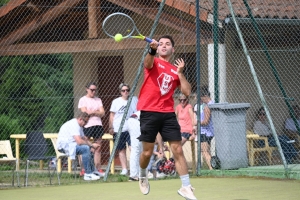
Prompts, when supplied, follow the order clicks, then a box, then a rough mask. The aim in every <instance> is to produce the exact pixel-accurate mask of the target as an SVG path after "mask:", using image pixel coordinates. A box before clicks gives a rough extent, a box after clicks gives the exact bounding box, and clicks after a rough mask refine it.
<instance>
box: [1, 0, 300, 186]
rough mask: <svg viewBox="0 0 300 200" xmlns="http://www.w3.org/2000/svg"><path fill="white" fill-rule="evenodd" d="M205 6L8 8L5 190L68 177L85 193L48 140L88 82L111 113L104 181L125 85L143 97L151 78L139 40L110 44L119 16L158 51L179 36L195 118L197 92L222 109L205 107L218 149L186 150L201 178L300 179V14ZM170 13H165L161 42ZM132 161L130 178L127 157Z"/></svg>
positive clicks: (252, 4)
mask: <svg viewBox="0 0 300 200" xmlns="http://www.w3.org/2000/svg"><path fill="white" fill-rule="evenodd" d="M197 2H198V1H194V0H193V1H191V0H169V1H161V0H143V1H137V0H102V1H100V0H56V1H35V0H23V1H15V0H11V1H0V5H1V7H0V27H1V28H0V33H1V34H0V56H1V57H0V65H1V67H0V97H1V98H0V127H1V128H0V132H1V133H0V140H1V141H2V140H9V141H10V144H11V147H7V145H6V146H5V147H3V148H2V146H1V147H0V148H2V149H5V150H7V149H8V150H9V151H12V155H13V158H10V155H6V154H5V155H0V156H1V157H2V158H0V185H1V187H7V186H11V183H12V181H13V180H14V185H15V186H16V185H17V184H16V183H17V182H18V181H17V180H19V182H20V185H21V186H23V183H24V182H26V179H27V178H26V177H28V181H27V182H28V185H30V186H31V185H46V184H50V183H51V184H58V179H57V172H60V171H61V170H62V173H61V174H60V173H58V174H59V175H61V177H60V182H61V183H62V184H68V183H74V182H84V181H83V179H82V178H79V173H80V171H81V168H82V167H80V166H81V165H80V164H78V162H73V164H71V162H68V159H66V158H63V159H62V163H61V166H58V167H56V166H57V165H56V163H59V162H57V159H55V158H57V152H56V151H55V146H54V145H53V144H54V143H52V142H51V138H52V139H53V138H56V137H57V133H58V132H59V129H60V127H61V126H62V125H63V124H64V123H65V122H67V121H68V120H71V119H72V118H74V117H76V115H77V113H78V111H79V110H80V109H79V107H78V103H79V100H80V98H82V97H84V96H88V94H89V92H90V91H89V90H90V88H89V87H86V86H87V84H88V83H90V82H95V84H96V85H94V86H95V87H96V88H93V89H97V90H96V96H98V97H99V98H100V99H101V101H102V104H103V108H104V110H105V115H104V116H102V115H101V121H102V125H103V129H104V133H105V134H104V136H103V139H102V141H101V151H100V152H101V154H100V155H101V156H100V157H101V161H100V158H99V156H98V157H96V158H97V160H98V163H99V162H100V165H101V166H100V167H99V168H101V169H102V170H104V171H105V170H106V166H107V165H108V162H109V157H110V152H111V150H112V147H113V144H112V137H111V136H110V135H109V128H110V123H109V118H110V110H111V104H112V101H113V100H114V99H116V98H118V97H120V95H121V93H120V92H121V91H120V89H119V85H120V83H124V82H125V83H127V84H129V85H130V86H131V87H132V86H134V87H133V88H135V87H136V89H135V90H134V91H133V90H131V91H130V92H131V93H133V94H134V95H135V96H138V94H139V91H140V87H141V84H142V81H143V72H142V73H141V74H142V75H141V77H140V78H137V77H138V76H137V75H138V73H139V70H140V69H141V70H143V69H142V68H140V67H141V66H140V65H141V63H142V59H143V53H144V52H145V51H146V50H147V48H148V46H147V44H146V42H144V41H141V40H138V39H124V40H123V41H121V42H115V41H114V40H113V39H112V38H109V37H108V36H106V35H105V34H104V32H103V31H102V22H103V20H104V18H105V17H106V16H108V15H109V14H111V13H114V12H123V13H125V14H127V15H129V16H130V17H132V18H133V20H134V22H135V23H136V26H137V27H138V29H139V31H140V32H141V33H142V34H144V35H146V36H148V35H150V33H151V32H154V35H153V38H154V39H158V38H159V37H160V36H162V35H166V34H167V35H172V36H173V38H174V40H175V52H174V56H173V57H172V62H174V60H175V59H177V58H180V57H181V58H183V59H184V61H185V71H184V73H185V76H186V78H187V80H188V81H189V82H190V84H191V86H192V95H191V96H190V97H189V103H190V104H191V105H192V107H194V106H195V105H196V104H197V102H198V103H200V93H201V89H200V90H199V87H200V86H204V85H207V86H208V90H209V94H210V98H211V100H212V101H214V102H216V103H218V104H212V105H208V106H207V103H208V102H206V100H207V99H206V100H204V105H203V109H206V107H208V108H210V111H211V116H212V118H211V119H210V120H211V121H212V122H213V123H214V124H213V126H214V136H215V137H213V138H209V141H207V142H204V141H200V140H201V139H203V138H202V137H200V139H199V137H198V140H199V141H194V140H191V141H187V142H186V143H185V144H184V146H183V148H184V153H185V157H186V159H187V162H188V166H189V170H190V172H191V173H192V174H201V175H210V174H213V175H227V174H228V175H232V174H234V175H251V176H252V175H257V176H272V177H280V178H286V177H288V178H299V171H298V170H300V168H299V162H300V157H299V153H298V152H299V150H300V143H299V142H300V140H299V138H300V137H299V133H300V129H299V125H300V121H299V120H300V109H299V107H297V105H298V104H299V101H300V100H299V96H300V85H299V77H300V70H299V64H300V60H299V56H300V55H299V45H300V41H299V38H300V37H299V34H300V32H299V30H300V27H299V26H300V21H299V19H298V18H299V17H300V13H299V7H300V3H299V2H298V1H296V0H289V1H260V0H248V1H247V0H244V1H235V0H232V1H230V0H227V1H225V0H221V1H217V0H206V1H201V0H200V7H198V8H197ZM161 3H163V4H164V5H163V11H162V13H161V14H160V16H159V23H158V25H157V27H155V30H152V28H153V23H154V22H155V18H156V16H157V14H158V11H159V7H160V5H161ZM198 9H199V11H200V13H198V14H197V13H196V11H197V10H198ZM214 11H217V12H214ZM196 16H199V20H196ZM198 22H199V23H198ZM214 22H215V23H214ZM198 25H199V26H198ZM197 26H198V27H199V30H200V31H198V32H197V30H198V29H197ZM197 39H198V40H199V41H200V42H199V44H198V45H199V46H197V42H196V40H197ZM197 47H199V48H197ZM197 68H198V69H199V71H197ZM199 74H200V76H198V75H199ZM197 76H198V77H197ZM202 90H203V88H202ZM179 94H180V91H179V90H178V91H176V93H175V95H174V100H175V102H176V103H175V105H174V108H175V106H177V105H178V104H180V102H179V101H178V99H179V97H180V95H179ZM207 96H209V95H208V94H207ZM197 97H198V99H199V101H197V100H196V99H197ZM225 102H228V104H226V103H225ZM201 108H202V107H200V106H199V113H198V115H199V114H200V112H201V111H200V109H201ZM193 110H194V109H193ZM130 114H131V113H130ZM32 132H33V133H35V134H36V135H38V133H43V136H44V138H45V140H43V142H38V144H37V146H39V148H38V150H37V151H38V152H39V153H41V155H40V156H41V157H44V158H43V159H42V158H41V157H39V158H36V159H32V160H31V161H30V164H29V169H28V173H27V172H25V169H26V165H27V160H28V158H30V156H31V155H30V152H28V149H31V148H29V147H28V146H30V142H28V141H27V139H28V138H27V137H26V136H28V135H29V133H32ZM199 134H200V132H199ZM198 136H200V135H198ZM210 139H212V140H211V141H210ZM36 141H37V140H36ZM200 142H202V143H201V149H200V148H198V146H199V147H200ZM6 144H7V143H6ZM41 146H42V149H41ZM2 149H0V153H2V152H3V150H2ZM205 149H206V150H207V149H210V152H207V151H204V150H205ZM200 150H201V151H202V157H201V158H200V157H198V154H199V153H198V151H200ZM170 156H172V154H171V155H170ZM210 157H212V160H211V161H210ZM14 158H16V160H14ZM199 158H200V159H199ZM9 159H12V161H11V162H7V161H8V160H9ZM39 160H44V162H41V161H39ZM111 160H112V161H113V163H112V164H111V168H112V170H111V171H110V172H113V173H114V174H116V175H110V176H109V178H111V179H110V180H112V181H116V180H120V178H119V177H118V174H119V173H120V170H121V169H122V168H124V166H123V167H122V163H121V162H120V159H119V156H118V154H116V155H115V158H114V159H111ZM126 160H127V162H126V165H127V166H126V165H125V168H127V169H128V170H129V169H130V167H129V165H130V160H131V159H130V149H129V148H127V150H126ZM3 161H6V162H3ZM16 161H17V162H16ZM198 161H199V162H198ZM216 161H220V164H219V169H213V170H209V169H210V166H211V162H213V166H214V167H215V168H216V167H217V165H218V162H216ZM74 163H75V164H74ZM15 165H16V166H15ZM72 165H73V166H72ZM48 167H49V169H50V174H51V176H50V177H52V178H51V179H50V178H49V170H48ZM75 168H76V170H75V172H74V169H75ZM14 169H16V170H15V173H14V175H15V176H14V177H15V178H14V179H13V178H12V177H13V172H12V171H14ZM53 172H54V173H53ZM26 174H27V176H26ZM121 180H123V179H121Z"/></svg>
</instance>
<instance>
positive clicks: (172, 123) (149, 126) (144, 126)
mask: <svg viewBox="0 0 300 200" xmlns="http://www.w3.org/2000/svg"><path fill="white" fill-rule="evenodd" d="M140 124H141V135H140V137H138V139H139V140H140V141H144V142H150V143H154V142H155V138H156V135H157V133H158V132H159V133H160V134H161V136H162V139H163V141H181V133H180V126H179V124H178V121H177V118H176V115H175V113H174V112H170V113H159V112H148V111H141V116H140Z"/></svg>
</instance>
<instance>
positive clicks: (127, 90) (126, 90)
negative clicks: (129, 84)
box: [121, 89, 130, 92]
mask: <svg viewBox="0 0 300 200" xmlns="http://www.w3.org/2000/svg"><path fill="white" fill-rule="evenodd" d="M129 91H130V90H129V89H125V90H121V92H129Z"/></svg>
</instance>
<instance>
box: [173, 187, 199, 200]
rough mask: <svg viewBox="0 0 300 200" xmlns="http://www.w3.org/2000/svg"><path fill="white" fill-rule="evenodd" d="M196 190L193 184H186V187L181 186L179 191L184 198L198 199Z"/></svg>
mask: <svg viewBox="0 0 300 200" xmlns="http://www.w3.org/2000/svg"><path fill="white" fill-rule="evenodd" d="M194 190H195V188H193V187H192V186H191V185H189V186H186V187H183V186H182V187H181V188H180V189H179V190H178V191H177V192H178V194H179V195H180V196H182V197H183V198H185V199H187V200H197V198H196V197H195V195H194Z"/></svg>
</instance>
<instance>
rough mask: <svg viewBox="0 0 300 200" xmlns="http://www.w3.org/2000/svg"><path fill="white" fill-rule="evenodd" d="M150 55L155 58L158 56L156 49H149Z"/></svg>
mask: <svg viewBox="0 0 300 200" xmlns="http://www.w3.org/2000/svg"><path fill="white" fill-rule="evenodd" d="M148 53H149V54H150V55H151V56H155V55H156V49H152V48H149V50H148Z"/></svg>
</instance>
